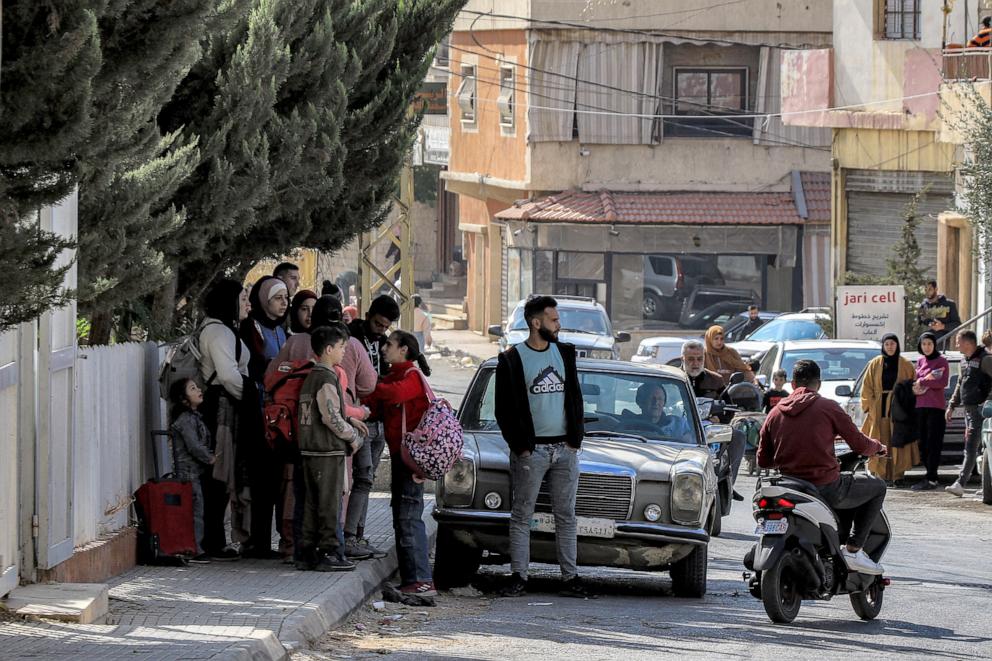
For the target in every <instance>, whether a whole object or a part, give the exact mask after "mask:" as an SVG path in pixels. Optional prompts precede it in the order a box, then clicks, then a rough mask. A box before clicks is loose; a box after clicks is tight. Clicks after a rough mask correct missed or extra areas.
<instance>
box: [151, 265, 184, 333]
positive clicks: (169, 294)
mask: <svg viewBox="0 0 992 661" xmlns="http://www.w3.org/2000/svg"><path fill="white" fill-rule="evenodd" d="M178 288H179V276H178V274H177V273H175V272H173V274H172V276H171V277H170V278H169V280H168V281H167V282H166V284H165V286H164V287H162V288H161V289H159V290H158V291H157V292H155V298H154V300H153V301H152V327H151V328H150V329H149V336H150V337H149V339H155V340H171V339H173V332H172V331H173V327H174V325H175V320H176V290H177V289H178Z"/></svg>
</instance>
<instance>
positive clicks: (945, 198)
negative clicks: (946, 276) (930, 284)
mask: <svg viewBox="0 0 992 661" xmlns="http://www.w3.org/2000/svg"><path fill="white" fill-rule="evenodd" d="M912 199H913V196H912V195H906V194H901V193H868V192H864V191H848V193H847V270H848V271H853V272H855V273H865V274H871V275H885V274H886V272H887V270H888V267H887V263H886V262H887V260H888V259H889V258H890V257H891V256H892V249H893V247H894V246H895V244H896V243H898V242H899V240H900V237H901V236H902V226H903V214H904V212H905V209H906V205H907V204H909V203H910V202H911V201H912ZM953 206H954V200H953V198H952V197H951V196H949V195H927V196H926V197H925V198H923V199H921V200H920V203H919V206H918V208H917V213H918V215H919V216H920V224H919V226H918V227H917V229H916V240H917V242H918V243H919V244H920V262H921V265H922V266H923V268H924V269H925V271H926V273H927V275H929V276H933V277H936V275H937V215H938V214H940V213H941V212H943V211H947V210H948V209H951V208H953Z"/></svg>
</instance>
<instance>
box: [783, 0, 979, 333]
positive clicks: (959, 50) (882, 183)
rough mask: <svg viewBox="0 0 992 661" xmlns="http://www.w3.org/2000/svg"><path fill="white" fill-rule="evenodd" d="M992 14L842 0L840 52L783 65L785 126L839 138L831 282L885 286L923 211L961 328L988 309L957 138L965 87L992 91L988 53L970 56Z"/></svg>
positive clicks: (921, 231) (939, 5)
mask: <svg viewBox="0 0 992 661" xmlns="http://www.w3.org/2000/svg"><path fill="white" fill-rule="evenodd" d="M990 13H992V3H989V2H988V0H975V1H974V2H971V3H968V2H923V1H922V0H835V1H834V36H833V46H832V47H831V48H823V49H809V50H803V51H791V52H787V53H785V55H784V57H783V68H782V110H783V122H784V123H785V124H786V125H787V126H803V127H807V128H813V127H821V128H829V129H831V130H832V131H833V140H832V150H833V151H832V156H833V160H832V165H833V167H832V191H833V193H832V218H831V236H832V240H831V265H832V280H834V281H836V280H837V279H839V278H842V277H843V276H844V274H846V273H849V272H854V273H862V274H875V275H882V274H884V273H885V272H886V260H887V259H888V258H889V257H890V256H891V254H892V251H891V248H892V245H893V244H894V243H896V242H897V241H898V240H899V236H900V232H901V229H902V225H903V217H904V214H905V212H906V209H907V205H908V204H909V203H910V202H912V201H914V199H915V200H917V202H918V207H917V213H918V215H919V216H920V219H921V222H920V225H919V227H918V230H917V240H918V243H919V245H920V248H921V250H922V264H923V266H924V267H925V269H926V271H927V273H928V274H930V275H932V276H935V277H936V278H937V280H938V281H939V283H940V286H941V288H942V289H943V290H944V291H945V292H946V293H947V294H948V295H949V296H951V297H952V298H954V299H956V300H957V302H958V305H959V308H960V310H961V314H962V316H963V317H967V316H969V314H970V313H973V312H975V311H977V310H979V309H984V308H987V307H989V301H988V293H987V291H985V290H986V287H985V286H984V285H983V284H982V281H983V280H987V277H986V278H982V277H980V276H979V275H978V274H980V273H981V272H982V265H980V264H978V263H977V260H976V258H975V255H974V252H973V250H972V239H973V233H972V229H971V226H970V224H969V223H968V221H967V219H966V218H964V217H963V216H961V215H960V214H959V213H958V212H957V211H956V209H957V208H958V206H959V203H958V201H957V200H956V199H955V198H956V195H955V193H956V191H958V192H960V185H961V183H960V182H961V179H960V177H958V176H956V174H957V172H958V171H959V168H960V166H961V164H962V163H963V161H964V150H963V149H962V144H963V143H964V141H965V137H966V136H963V135H962V134H961V133H960V132H959V131H955V130H953V127H954V125H955V124H956V122H957V121H958V120H959V119H960V113H959V112H958V111H959V110H960V109H961V104H960V103H959V101H960V98H959V97H960V91H961V90H960V89H959V86H960V85H962V84H964V85H966V86H969V87H970V86H972V85H973V84H974V81H976V80H977V81H979V86H981V87H983V89H985V90H986V92H987V89H988V82H987V81H988V79H989V64H988V63H989V53H990V50H989V49H968V48H963V46H965V45H966V44H967V43H968V40H969V38H970V37H971V36H972V35H974V34H975V33H977V31H978V29H979V27H980V20H981V18H982V17H983V16H985V15H988V14H990ZM962 80H964V81H967V82H964V83H962V82H960V81H962ZM982 81H984V82H982Z"/></svg>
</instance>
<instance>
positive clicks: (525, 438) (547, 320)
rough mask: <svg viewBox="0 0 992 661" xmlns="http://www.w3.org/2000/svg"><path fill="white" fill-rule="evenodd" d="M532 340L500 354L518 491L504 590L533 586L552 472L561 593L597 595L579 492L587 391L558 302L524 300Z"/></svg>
mask: <svg viewBox="0 0 992 661" xmlns="http://www.w3.org/2000/svg"><path fill="white" fill-rule="evenodd" d="M524 319H525V320H526V322H527V326H528V328H529V329H530V335H529V337H528V338H527V340H526V341H525V342H523V343H521V344H518V345H516V346H514V347H511V348H510V349H508V350H507V351H505V352H503V353H502V354H500V356H499V362H498V365H497V367H496V421H497V423H498V424H499V428H500V431H501V432H502V433H503V438H504V439H505V440H506V442H507V444H508V445H509V446H510V480H511V491H512V493H513V503H512V512H511V514H510V560H511V564H510V566H511V568H512V570H513V576H511V578H510V585H509V586H508V587H507V588H506V589H505V590H504V594H505V595H507V596H519V595H521V594H524V593H525V592H526V590H527V567H528V565H529V564H530V523H531V518H532V517H533V516H534V507H535V505H536V503H537V494H538V491H539V490H540V488H541V482H542V481H543V480H544V477H545V475H547V476H548V487H549V489H550V491H551V503H552V509H553V510H554V514H555V519H556V524H555V542H556V544H557V547H558V562H559V564H560V565H561V574H562V578H563V579H564V580H565V585H564V588H563V589H562V592H561V594H562V595H563V596H569V597H589V596H591V595H590V593H589V591H588V590H587V589H586V587H585V586H584V585H582V583H580V582H579V575H578V568H577V566H576V552H577V539H576V522H575V495H576V492H577V491H578V487H579V459H578V451H579V447H580V446H581V444H582V436H583V434H584V433H585V430H584V427H583V407H582V390H581V387H580V385H579V373H578V370H577V368H576V365H575V356H576V354H575V347H574V346H572V345H571V344H560V343H559V342H558V331H559V329H560V328H561V323H560V322H559V319H558V303H557V301H555V299H553V298H551V297H550V296H536V297H533V298H531V299H530V300H528V301H527V303H526V305H524Z"/></svg>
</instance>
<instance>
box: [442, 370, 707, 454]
mask: <svg viewBox="0 0 992 661" xmlns="http://www.w3.org/2000/svg"><path fill="white" fill-rule="evenodd" d="M495 373H496V370H495V369H491V368H487V369H485V370H483V371H482V372H481V373H480V374H479V377H478V378H477V379H476V380H475V382H474V384H473V386H472V389H471V390H470V391H469V393H468V395H466V397H465V401H464V403H463V404H462V409H461V413H460V417H461V424H462V428H463V429H464V430H465V431H499V426H498V425H497V424H496V378H495ZM579 381H580V383H581V384H582V400H583V403H584V408H585V416H586V423H585V427H586V433H587V434H592V435H596V436H605V435H607V434H614V435H616V438H617V439H619V440H629V441H630V442H632V443H640V442H643V440H644V439H646V440H649V441H667V442H670V443H679V444H685V445H699V444H700V438H699V432H698V427H697V424H696V419H695V416H694V413H693V411H694V406H695V404H694V400H693V398H692V395H691V394H690V393H689V389H688V388H687V387H686V385H685V384H684V383H683V382H681V381H679V380H678V379H674V378H670V377H664V376H651V375H647V374H624V373H611V372H599V371H592V370H588V371H587V370H579ZM597 432H598V433H597ZM625 434H626V436H625Z"/></svg>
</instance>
